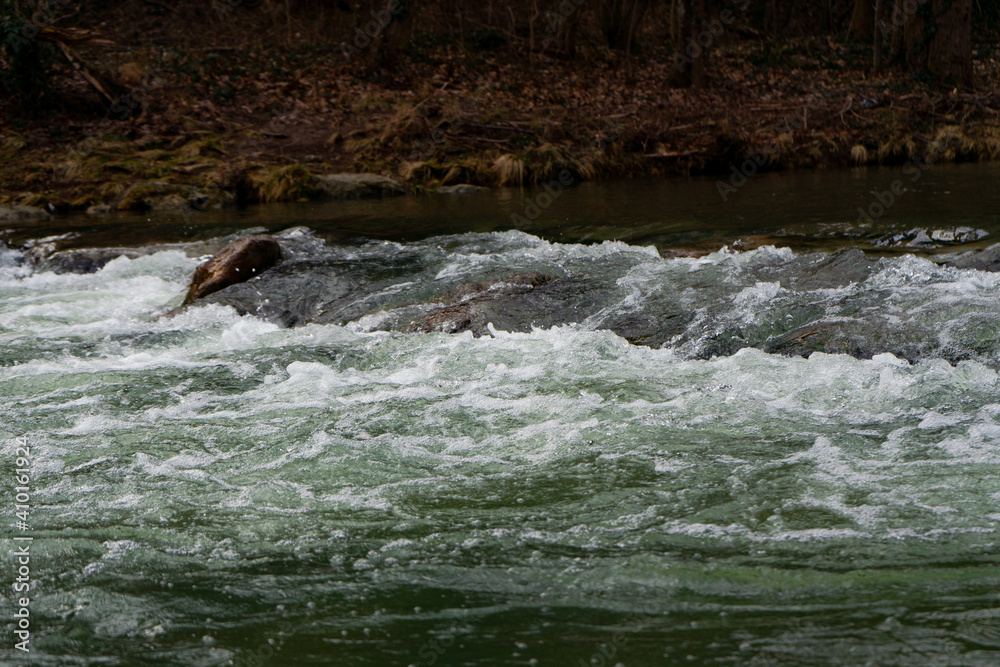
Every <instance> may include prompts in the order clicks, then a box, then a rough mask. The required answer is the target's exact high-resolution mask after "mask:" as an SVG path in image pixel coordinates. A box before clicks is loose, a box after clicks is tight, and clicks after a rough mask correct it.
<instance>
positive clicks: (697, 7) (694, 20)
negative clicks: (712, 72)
mask: <svg viewBox="0 0 1000 667" xmlns="http://www.w3.org/2000/svg"><path fill="white" fill-rule="evenodd" d="M693 14H694V15H693V16H692V17H691V41H692V42H693V43H694V44H695V45H696V46H697V47H698V48H695V49H694V54H693V55H692V63H691V85H692V86H694V87H695V88H704V87H705V84H706V78H705V51H706V50H707V49H708V46H704V47H702V45H701V43H700V42H699V39H698V37H699V35H700V33H701V30H699V27H700V26H701V25H702V24H703V23H704V22H705V0H694V12H693Z"/></svg>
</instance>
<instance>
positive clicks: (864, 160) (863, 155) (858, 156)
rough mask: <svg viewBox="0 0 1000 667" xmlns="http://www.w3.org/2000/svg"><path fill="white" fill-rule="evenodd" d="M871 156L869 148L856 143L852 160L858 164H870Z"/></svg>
mask: <svg viewBox="0 0 1000 667" xmlns="http://www.w3.org/2000/svg"><path fill="white" fill-rule="evenodd" d="M869 159H870V157H869V155H868V149H867V148H865V147H864V146H862V145H861V144H855V145H854V147H853V148H851V162H853V163H854V164H856V165H859V166H860V165H863V164H868V161H869Z"/></svg>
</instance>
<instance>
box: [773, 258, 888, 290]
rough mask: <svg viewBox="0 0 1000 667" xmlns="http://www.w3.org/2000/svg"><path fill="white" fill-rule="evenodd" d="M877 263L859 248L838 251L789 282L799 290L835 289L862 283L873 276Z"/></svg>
mask: <svg viewBox="0 0 1000 667" xmlns="http://www.w3.org/2000/svg"><path fill="white" fill-rule="evenodd" d="M874 266H875V262H872V261H871V260H869V259H868V258H867V257H865V253H863V252H862V251H861V250H858V249H857V248H850V249H843V250H838V251H836V252H835V253H833V254H832V255H830V256H829V258H827V259H823V260H821V261H819V262H818V263H816V264H814V265H812V266H810V267H808V268H806V269H805V270H804V271H803V275H801V276H795V277H792V278H790V279H789V280H788V283H789V285H790V286H791V287H792V288H794V289H799V290H817V289H833V288H838V287H846V286H847V285H850V284H851V283H860V282H862V281H864V280H865V279H867V278H868V276H870V275H871V272H872V269H873V267H874Z"/></svg>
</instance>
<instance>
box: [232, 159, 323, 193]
mask: <svg viewBox="0 0 1000 667" xmlns="http://www.w3.org/2000/svg"><path fill="white" fill-rule="evenodd" d="M248 177H249V180H250V184H251V185H252V186H253V188H254V189H255V190H256V192H257V197H258V199H259V200H260V201H262V202H279V201H297V200H301V199H308V198H309V196H310V194H311V193H312V192H313V190H314V185H313V182H314V180H315V179H314V177H313V175H312V172H310V171H309V170H308V169H306V168H305V167H303V166H302V165H298V164H292V165H288V166H285V167H273V168H271V169H262V170H259V171H255V172H252V173H250V174H248Z"/></svg>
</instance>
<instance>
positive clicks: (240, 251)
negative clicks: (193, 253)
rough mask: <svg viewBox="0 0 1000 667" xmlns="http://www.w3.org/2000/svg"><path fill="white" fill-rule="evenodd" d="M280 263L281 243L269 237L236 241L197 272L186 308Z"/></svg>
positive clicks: (186, 299)
mask: <svg viewBox="0 0 1000 667" xmlns="http://www.w3.org/2000/svg"><path fill="white" fill-rule="evenodd" d="M280 260H281V244H279V243H278V241H276V240H275V239H273V238H271V237H270V236H249V237H247V238H243V239H239V240H236V241H233V242H232V243H230V244H229V245H227V246H226V247H225V248H223V249H222V250H220V251H219V252H218V253H217V254H216V255H215V256H214V257H212V258H211V259H210V260H208V261H207V262H205V263H204V264H201V265H200V266H199V267H198V268H197V269H195V271H194V275H193V276H192V277H191V286H190V288H189V289H188V293H187V296H186V297H185V299H184V305H187V304H189V303H191V302H192V301H195V300H197V299H201V298H203V297H205V296H207V295H209V294H211V293H213V292H218V291H219V290H221V289H224V288H226V287H229V286H230V285H235V284H237V283H242V282H246V281H247V280H250V279H251V278H255V277H257V276H258V275H259V274H261V273H263V272H264V271H267V270H268V269H270V268H271V267H273V266H274V265H275V264H277V263H278V262H279V261H280Z"/></svg>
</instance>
